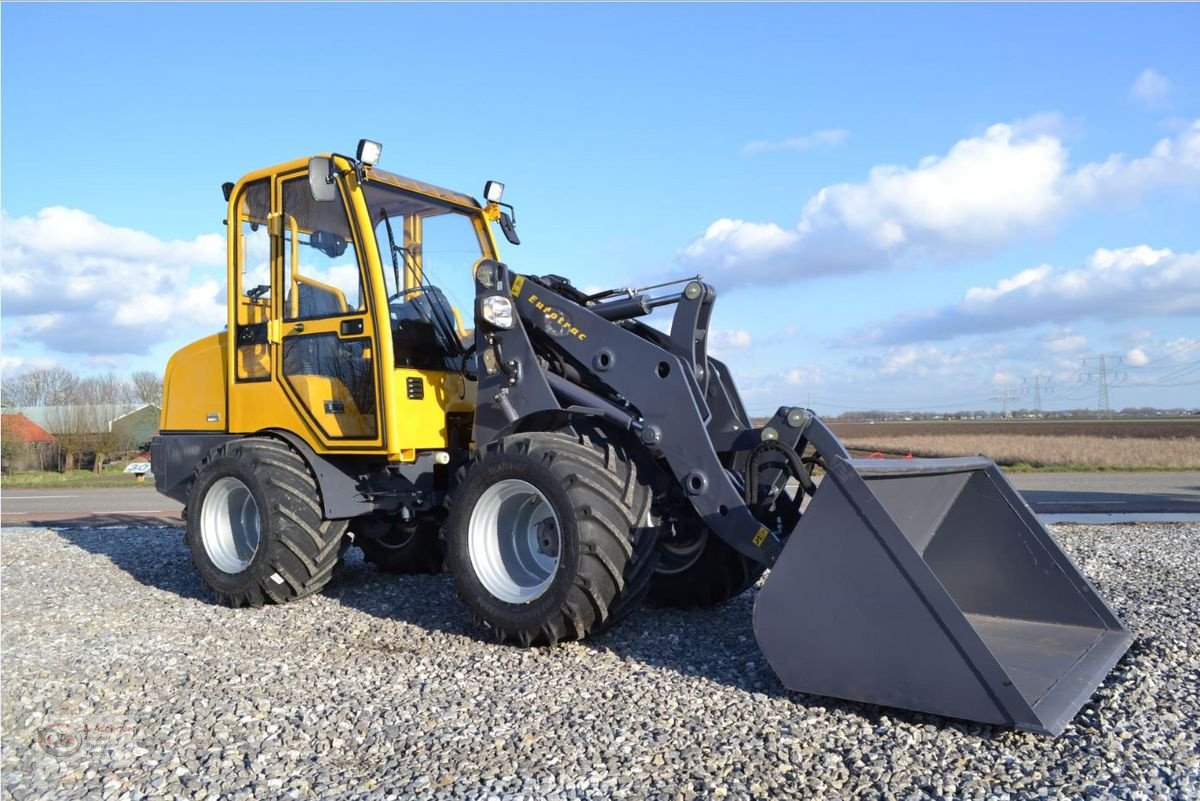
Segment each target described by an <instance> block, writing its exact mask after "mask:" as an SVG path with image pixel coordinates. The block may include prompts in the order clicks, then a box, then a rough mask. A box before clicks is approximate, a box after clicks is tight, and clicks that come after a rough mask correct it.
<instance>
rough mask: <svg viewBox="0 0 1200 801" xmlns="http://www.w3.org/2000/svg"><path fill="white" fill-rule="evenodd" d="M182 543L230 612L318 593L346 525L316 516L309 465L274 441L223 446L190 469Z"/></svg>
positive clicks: (314, 488)
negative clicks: (192, 475)
mask: <svg viewBox="0 0 1200 801" xmlns="http://www.w3.org/2000/svg"><path fill="white" fill-rule="evenodd" d="M187 507H188V516H187V533H186V535H185V540H186V542H187V544H188V548H189V549H190V550H191V553H192V562H193V564H195V566H196V570H197V572H199V574H200V579H201V580H202V581H203V582H204V584H205V585H206V586H208V587H209V588H210V589H211V590H212V591H213V592H214V593H215V594H216V596H217V600H218V601H220V602H221V603H223V604H226V605H228V606H233V607H241V606H262V605H263V604H264V603H285V602H287V601H292V600H295V599H297V598H302V597H304V596H306V595H310V594H312V593H314V592H317V591H319V590H321V589H322V588H323V587H324V586H325V585H326V584H328V583H329V579H330V577H331V575H332V573H333V570H334V568H335V567H336V566H337V563H338V556H339V551H340V549H341V546H342V542H343V535H344V534H345V532H346V522H345V521H341V520H325V519H324V518H323V517H322V513H321V505H320V497H319V495H318V491H317V483H316V480H315V478H314V477H313V474H312V472H311V471H310V470H309V467H308V464H307V463H306V462H305V461H304V459H303V458H302V457H301V456H300V454H298V453H296V452H295V451H294V450H292V449H291V448H289V447H288V446H287V445H286V444H284V443H282V442H280V441H279V440H275V439H268V438H265V437H247V438H245V439H237V440H233V441H231V442H228V443H226V444H224V445H221V446H220V447H218V448H215V449H213V451H212V452H211V453H210V454H209V455H208V457H207V458H206V459H205V460H204V461H203V462H201V463H200V466H199V467H198V468H197V469H196V479H195V481H193V482H192V487H191V490H190V491H189V494H188V503H187Z"/></svg>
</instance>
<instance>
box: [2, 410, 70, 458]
mask: <svg viewBox="0 0 1200 801" xmlns="http://www.w3.org/2000/svg"><path fill="white" fill-rule="evenodd" d="M0 422H2V423H3V426H2V429H0V446H2V449H3V454H2V455H3V469H4V472H6V473H7V472H9V471H10V470H29V469H40V470H45V469H47V468H48V467H49V466H50V464H51V463H53V462H54V457H55V456H56V455H57V452H58V446H57V444H56V443H55V440H54V435H53V434H51V433H50V432H49V431H47V430H46V429H44V428H42V427H41V426H39V425H38V424H37V423H35V422H33V421H32V420H30V419H29V418H28V417H26V416H25V415H23V414H21V413H20V412H8V411H6V412H4V414H3V417H2V419H0Z"/></svg>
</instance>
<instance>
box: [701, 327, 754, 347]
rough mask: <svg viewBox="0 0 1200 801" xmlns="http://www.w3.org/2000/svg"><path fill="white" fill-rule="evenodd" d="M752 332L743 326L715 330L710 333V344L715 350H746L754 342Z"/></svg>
mask: <svg viewBox="0 0 1200 801" xmlns="http://www.w3.org/2000/svg"><path fill="white" fill-rule="evenodd" d="M753 342H754V340H753V338H752V337H751V336H750V332H749V331H746V330H745V329H742V328H735V329H732V330H713V331H712V332H711V333H709V335H708V345H709V347H710V348H712V349H713V350H718V351H730V350H745V349H746V348H748V347H750V346H751V345H752V344H753Z"/></svg>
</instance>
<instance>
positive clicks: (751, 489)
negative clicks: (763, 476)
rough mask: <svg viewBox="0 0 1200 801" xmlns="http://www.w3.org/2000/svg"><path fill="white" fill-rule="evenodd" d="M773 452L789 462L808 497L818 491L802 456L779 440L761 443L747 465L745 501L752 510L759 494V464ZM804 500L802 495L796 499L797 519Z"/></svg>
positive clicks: (788, 464) (752, 453) (790, 470)
mask: <svg viewBox="0 0 1200 801" xmlns="http://www.w3.org/2000/svg"><path fill="white" fill-rule="evenodd" d="M772 451H774V452H777V453H780V454H782V455H783V457H784V459H785V460H786V462H787V465H786V466H787V467H788V468H790V469H789V472H790V473H791V474H792V476H793V477H794V478H795V479H796V480H797V481H798V482H800V488H801V489H802V490H803V491H804V493H807V494H808V495H813V494H814V493H816V491H817V485H816V484H815V483H813V480H812V476H811V475H809V472H808V470H807V469H806V468H805V466H804V460H803V459H801V458H800V454H798V453H796V450H795V449H794V448H792V447H790V446H788V445H786V444H784V443H782V442H780V441H778V440H767V441H764V442H760V443H759V444H758V446H757V447H755V448H754V450H753V451H751V452H750V459H749V461H748V463H747V465H746V488H745V492H744V495H745V500H746V505H747V506H749V507H750V508H751V509H753V508H754V506H755V503H756V501H757V500H758V499H757V498H756V497H755V496H756V495H757V494H758V471H759V463H760V462H761V461H762V458H763V457H764V456H766V455H767V454H768V453H771V452H772ZM803 500H804V495H803V494H802V495H800V496H798V497H797V499H796V508H795V513H796V515H797V517H798V516H799V514H800V503H801V501H803Z"/></svg>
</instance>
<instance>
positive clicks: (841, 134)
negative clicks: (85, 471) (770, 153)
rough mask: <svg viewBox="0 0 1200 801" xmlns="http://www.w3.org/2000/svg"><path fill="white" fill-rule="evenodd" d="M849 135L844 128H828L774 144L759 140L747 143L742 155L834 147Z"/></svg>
mask: <svg viewBox="0 0 1200 801" xmlns="http://www.w3.org/2000/svg"><path fill="white" fill-rule="evenodd" d="M849 135H850V132H849V131H847V130H844V129H842V128H827V129H824V130H820V131H813V132H812V133H809V134H805V135H803V136H794V137H792V138H790V139H781V140H778V141H774V142H772V141H767V140H764V139H759V140H756V141H754V142H747V143H746V144H745V145H744V146H743V147H742V154H743V155H747V156H750V155H753V154H755V153H762V152H764V151H767V150H809V149H811V148H814V147H819V146H826V147H832V146H835V145H840V144H841V143H842V142H844V141H846V137H848V136H849Z"/></svg>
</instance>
